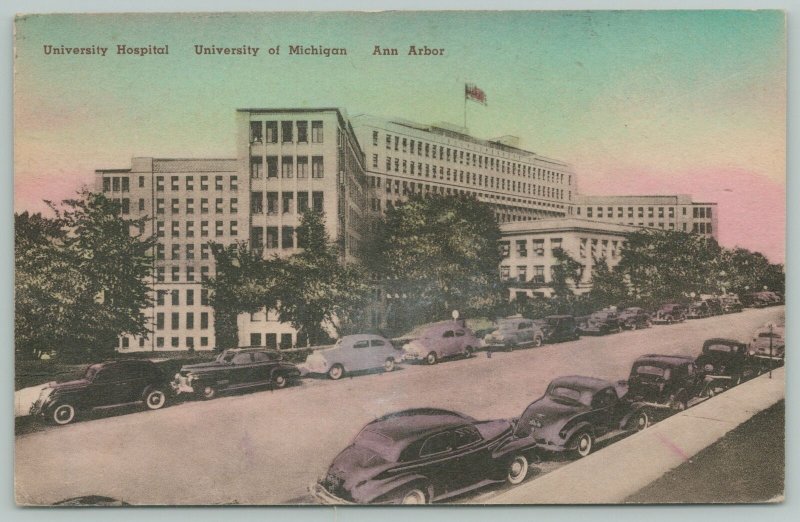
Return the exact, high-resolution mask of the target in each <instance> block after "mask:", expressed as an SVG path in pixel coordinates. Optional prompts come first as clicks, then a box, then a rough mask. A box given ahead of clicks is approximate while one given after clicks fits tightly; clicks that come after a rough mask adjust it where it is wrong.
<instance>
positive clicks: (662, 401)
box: [625, 354, 705, 411]
mask: <svg viewBox="0 0 800 522" xmlns="http://www.w3.org/2000/svg"><path fill="white" fill-rule="evenodd" d="M627 385H628V391H627V393H626V394H625V400H627V401H629V402H644V403H648V404H650V405H652V406H662V407H663V408H664V409H665V410H672V411H681V410H685V409H686V408H687V407H688V406H689V401H691V400H693V399H695V398H697V397H699V396H700V395H701V392H702V391H703V388H704V385H705V383H704V376H703V375H702V374H700V373H699V372H698V371H697V368H696V367H695V363H694V357H690V356H686V355H657V354H648V355H642V356H641V357H639V358H638V359H636V360H635V361H634V362H633V366H632V367H631V373H630V376H629V377H628V381H627Z"/></svg>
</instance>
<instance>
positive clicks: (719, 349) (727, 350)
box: [706, 344, 736, 353]
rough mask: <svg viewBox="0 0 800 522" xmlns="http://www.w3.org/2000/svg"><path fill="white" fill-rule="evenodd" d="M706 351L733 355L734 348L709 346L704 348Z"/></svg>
mask: <svg viewBox="0 0 800 522" xmlns="http://www.w3.org/2000/svg"><path fill="white" fill-rule="evenodd" d="M706 351H709V352H720V353H734V352H736V348H735V347H733V346H731V345H729V344H709V345H708V346H706Z"/></svg>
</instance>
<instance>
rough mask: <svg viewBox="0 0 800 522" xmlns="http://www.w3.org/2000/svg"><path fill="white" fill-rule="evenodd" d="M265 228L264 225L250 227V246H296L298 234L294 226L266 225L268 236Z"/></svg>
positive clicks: (255, 248) (256, 247)
mask: <svg viewBox="0 0 800 522" xmlns="http://www.w3.org/2000/svg"><path fill="white" fill-rule="evenodd" d="M264 230H265V229H264V228H263V227H252V228H251V229H250V246H251V248H253V249H254V250H260V249H262V248H278V245H280V248H284V249H286V248H295V235H296V234H295V230H294V227H266V232H267V233H266V238H265V235H264ZM279 232H280V234H279ZM265 239H266V240H265Z"/></svg>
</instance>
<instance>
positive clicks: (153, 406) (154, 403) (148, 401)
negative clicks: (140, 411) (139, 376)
mask: <svg viewBox="0 0 800 522" xmlns="http://www.w3.org/2000/svg"><path fill="white" fill-rule="evenodd" d="M165 404H167V394H166V393H164V390H162V389H160V388H152V389H150V390H148V391H147V393H145V395H144V406H145V408H147V409H148V410H160V409H161V408H163V407H164V405H165Z"/></svg>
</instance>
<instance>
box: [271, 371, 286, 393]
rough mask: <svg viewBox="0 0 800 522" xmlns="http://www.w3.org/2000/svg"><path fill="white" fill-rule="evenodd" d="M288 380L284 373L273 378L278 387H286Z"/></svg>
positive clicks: (273, 382) (275, 385)
mask: <svg viewBox="0 0 800 522" xmlns="http://www.w3.org/2000/svg"><path fill="white" fill-rule="evenodd" d="M288 382H289V381H287V380H286V376H285V375H283V374H282V373H279V374H277V375H275V376H274V377H273V379H272V385H273V386H274V387H275V388H277V389H281V388H286V385H287V384H288Z"/></svg>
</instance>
